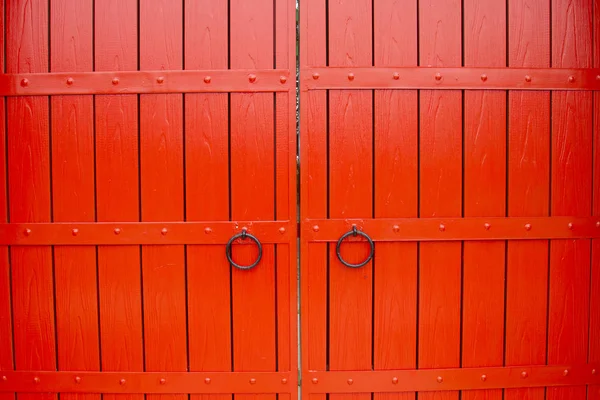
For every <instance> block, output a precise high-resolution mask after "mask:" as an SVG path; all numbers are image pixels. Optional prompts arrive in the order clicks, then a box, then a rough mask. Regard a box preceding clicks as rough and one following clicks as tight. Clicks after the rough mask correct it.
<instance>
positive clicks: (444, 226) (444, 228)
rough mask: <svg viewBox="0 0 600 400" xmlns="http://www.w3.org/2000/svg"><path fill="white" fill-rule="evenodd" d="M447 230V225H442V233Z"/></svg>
mask: <svg viewBox="0 0 600 400" xmlns="http://www.w3.org/2000/svg"><path fill="white" fill-rule="evenodd" d="M445 230H446V225H444V224H440V232H444V231H445Z"/></svg>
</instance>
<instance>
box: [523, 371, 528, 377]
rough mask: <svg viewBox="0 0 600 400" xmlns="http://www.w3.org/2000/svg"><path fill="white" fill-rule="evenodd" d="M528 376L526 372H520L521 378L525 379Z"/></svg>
mask: <svg viewBox="0 0 600 400" xmlns="http://www.w3.org/2000/svg"><path fill="white" fill-rule="evenodd" d="M528 376H529V374H528V373H527V371H523V372H521V378H527V377H528Z"/></svg>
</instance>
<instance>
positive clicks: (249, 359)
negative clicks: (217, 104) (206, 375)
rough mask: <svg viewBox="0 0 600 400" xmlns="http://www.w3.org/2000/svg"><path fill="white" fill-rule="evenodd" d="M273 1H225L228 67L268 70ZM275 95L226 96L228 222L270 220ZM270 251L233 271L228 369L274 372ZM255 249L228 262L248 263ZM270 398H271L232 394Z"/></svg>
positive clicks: (236, 253) (272, 260) (235, 252)
mask: <svg viewBox="0 0 600 400" xmlns="http://www.w3.org/2000/svg"><path fill="white" fill-rule="evenodd" d="M273 17H274V13H273V2H272V1H267V0H260V1H255V2H252V3H250V2H247V1H243V0H233V1H231V2H230V35H231V38H230V46H231V47H230V57H231V60H230V66H231V68H248V69H252V68H273V63H274V50H275V49H274V48H273V46H274V42H273V34H274V32H273V24H274V20H273ZM273 102H274V95H273V94H272V93H257V94H249V93H248V94H246V93H245V94H231V119H230V121H231V159H230V163H231V164H230V165H231V217H232V218H233V219H253V220H265V219H271V218H273V217H274V216H275V204H274V202H275V181H274V178H275V164H274V163H275V154H274V151H275V148H274V147H275V143H274V137H275V135H274V132H275V126H274V112H275V110H274V103H273ZM274 253H275V249H274V246H273V245H263V258H262V261H261V262H260V264H259V265H258V266H256V267H255V268H253V269H252V270H249V271H242V270H238V269H237V268H234V270H233V271H232V291H233V293H232V296H233V321H234V323H233V366H234V370H235V371H273V370H275V368H276V365H277V356H276V322H275V320H276V317H275V314H276V304H275V301H276V298H275V254H274ZM256 256H257V249H256V247H254V246H240V247H239V248H237V249H234V250H233V257H234V259H235V260H237V261H238V262H240V263H241V264H249V263H251V262H253V261H254V260H255V259H256V258H255V257H256ZM235 398H239V399H247V400H248V399H262V400H266V399H274V398H275V396H273V395H236V396H235Z"/></svg>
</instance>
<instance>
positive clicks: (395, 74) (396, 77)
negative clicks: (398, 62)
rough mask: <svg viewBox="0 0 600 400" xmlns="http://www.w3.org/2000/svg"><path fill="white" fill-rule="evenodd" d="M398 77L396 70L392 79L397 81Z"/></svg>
mask: <svg viewBox="0 0 600 400" xmlns="http://www.w3.org/2000/svg"><path fill="white" fill-rule="evenodd" d="M398 79H400V74H399V73H397V72H394V80H396V81H397V80H398Z"/></svg>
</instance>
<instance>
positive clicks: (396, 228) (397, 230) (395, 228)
mask: <svg viewBox="0 0 600 400" xmlns="http://www.w3.org/2000/svg"><path fill="white" fill-rule="evenodd" d="M392 229H393V230H394V232H400V226H398V225H394V226H393V227H392Z"/></svg>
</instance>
